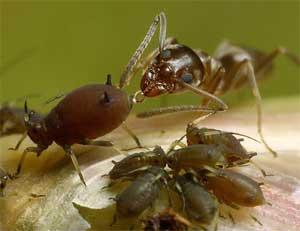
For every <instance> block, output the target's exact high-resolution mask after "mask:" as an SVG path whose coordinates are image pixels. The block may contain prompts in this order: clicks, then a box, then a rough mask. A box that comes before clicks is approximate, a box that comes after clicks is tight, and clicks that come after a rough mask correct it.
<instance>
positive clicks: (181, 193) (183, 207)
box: [175, 182, 185, 212]
mask: <svg viewBox="0 0 300 231" xmlns="http://www.w3.org/2000/svg"><path fill="white" fill-rule="evenodd" d="M175 187H176V189H177V191H178V193H179V196H180V199H181V203H182V207H181V210H182V212H184V211H185V199H184V195H183V191H182V189H181V187H180V185H179V184H178V183H177V182H176V183H175Z"/></svg>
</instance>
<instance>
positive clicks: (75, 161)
mask: <svg viewBox="0 0 300 231" xmlns="http://www.w3.org/2000/svg"><path fill="white" fill-rule="evenodd" d="M64 150H65V152H66V154H67V155H68V156H69V157H70V158H71V160H72V163H73V165H74V167H75V169H76V171H77V173H78V175H79V177H80V180H81V182H82V183H83V184H84V185H85V186H86V183H85V181H84V178H83V175H82V172H81V170H80V167H79V163H78V161H77V158H76V156H75V154H74V152H73V150H72V148H71V147H69V146H65V147H64Z"/></svg>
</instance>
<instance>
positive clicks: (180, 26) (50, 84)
mask: <svg viewBox="0 0 300 231" xmlns="http://www.w3.org/2000/svg"><path fill="white" fill-rule="evenodd" d="M160 11H164V12H165V13H166V15H167V19H168V36H174V37H177V38H178V39H179V42H181V43H183V44H186V45H188V46H190V47H193V48H201V49H203V50H205V51H207V52H208V53H212V52H213V51H214V49H215V47H216V46H217V45H218V43H219V42H220V41H222V40H223V39H224V38H227V39H229V40H232V41H234V42H237V43H241V44H245V45H249V46H253V47H256V48H259V49H261V50H264V51H267V52H269V51H271V50H272V49H273V48H275V47H277V46H279V45H281V46H285V47H287V48H288V49H290V50H291V51H293V52H294V53H296V54H298V55H299V49H300V48H299V47H300V46H299V43H300V32H299V30H300V26H299V22H300V4H299V1H265V2H257V1H248V2H245V3H242V2H238V1H211V2H209V1H199V2H197V1H159V2H155V1H154V2H151V1H136V2H129V1H119V2H117V1H111V2H104V1H76V2H75V1H40V2H39V1H32V2H31V1H2V2H1V36H0V39H1V63H2V65H6V64H7V63H8V62H10V60H13V59H15V58H16V57H22V56H24V55H25V56H26V55H28V57H27V58H25V59H24V60H23V61H22V62H19V63H17V64H16V65H12V66H10V67H9V68H8V69H5V70H4V71H3V73H2V74H1V76H0V78H1V79H0V80H1V85H0V86H1V88H0V91H1V92H0V96H1V101H2V102H3V101H4V100H14V99H16V98H18V97H22V96H26V95H29V94H32V93H37V94H41V95H42V96H41V97H39V98H36V99H30V105H31V106H32V107H35V108H37V109H38V110H43V111H46V110H48V109H49V107H51V106H53V105H48V106H42V103H43V102H44V101H45V100H47V99H48V98H50V97H53V96H55V95H57V94H60V93H63V92H68V91H70V90H72V89H74V88H76V87H79V86H81V85H84V84H87V83H92V82H98V83H103V82H104V81H105V78H106V74H107V73H111V74H112V75H113V81H114V83H118V81H119V76H120V74H121V73H122V71H123V68H124V67H125V65H126V64H127V62H128V61H129V58H130V57H131V55H132V54H133V52H134V51H135V49H136V48H137V46H138V44H139V43H140V41H141V40H142V38H143V36H144V35H145V33H146V31H147V29H148V27H149V25H150V23H151V22H152V19H153V17H154V16H155V15H156V14H157V13H159V12H160ZM157 46H158V36H157V35H156V36H155V37H154V38H153V40H152V42H151V46H150V47H149V49H147V52H146V53H148V52H149V51H151V50H152V49H154V48H155V47H157ZM299 70H300V69H299V68H298V67H296V66H295V65H294V64H293V63H290V62H289V60H287V59H286V58H284V57H280V58H278V60H276V69H275V70H274V72H273V74H272V75H273V76H272V78H270V79H268V80H266V81H264V83H263V84H261V85H260V86H261V87H260V88H261V92H262V96H263V98H268V97H282V96H290V95H298V96H299V92H300V83H299V77H300V76H299ZM140 77H141V76H140V74H139V75H138V76H136V78H135V79H134V81H133V82H132V85H131V86H130V87H127V88H126V90H127V91H128V92H130V93H133V92H135V91H136V90H138V89H139V81H140ZM249 99H250V100H251V93H250V90H249V89H247V88H246V89H245V88H244V89H241V90H240V91H235V92H233V93H229V94H227V95H226V96H225V100H226V101H227V102H228V103H229V105H236V104H239V103H243V102H247V100H249ZM199 101H200V99H199V97H197V96H195V95H193V94H191V93H188V94H181V95H176V96H172V95H171V96H167V97H166V96H165V97H161V98H157V99H149V100H147V102H146V103H145V104H142V105H137V106H136V110H138V111H141V110H145V109H147V108H150V107H152V106H159V105H166V104H178V102H180V103H182V104H185V103H188V104H197V103H199ZM20 104H21V103H20Z"/></svg>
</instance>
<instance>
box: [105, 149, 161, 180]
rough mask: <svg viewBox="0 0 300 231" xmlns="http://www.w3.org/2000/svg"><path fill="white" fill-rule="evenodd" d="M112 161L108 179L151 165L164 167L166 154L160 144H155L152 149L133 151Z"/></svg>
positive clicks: (120, 176) (129, 173) (143, 169)
mask: <svg viewBox="0 0 300 231" xmlns="http://www.w3.org/2000/svg"><path fill="white" fill-rule="evenodd" d="M113 163H114V167H113V168H112V170H110V172H109V173H108V176H109V178H110V179H112V180H116V179H120V178H122V177H130V176H131V175H132V174H135V173H139V172H141V171H146V170H147V169H149V168H150V167H152V166H157V167H161V168H164V167H165V166H166V163H167V156H166V154H165V152H164V150H163V149H162V148H161V147H160V146H156V147H155V148H154V149H153V150H152V151H148V152H139V153H135V154H132V155H129V156H127V157H125V158H124V159H122V160H121V161H119V162H115V161H114V162H113Z"/></svg>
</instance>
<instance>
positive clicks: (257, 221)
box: [250, 214, 263, 226]
mask: <svg viewBox="0 0 300 231" xmlns="http://www.w3.org/2000/svg"><path fill="white" fill-rule="evenodd" d="M250 217H251V218H252V219H253V220H254V221H255V222H256V223H257V224H259V225H260V226H263V223H261V222H260V220H258V219H257V218H256V217H255V216H253V215H252V214H250Z"/></svg>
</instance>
